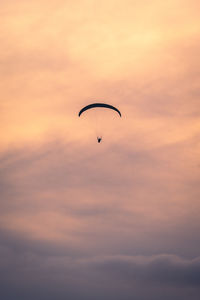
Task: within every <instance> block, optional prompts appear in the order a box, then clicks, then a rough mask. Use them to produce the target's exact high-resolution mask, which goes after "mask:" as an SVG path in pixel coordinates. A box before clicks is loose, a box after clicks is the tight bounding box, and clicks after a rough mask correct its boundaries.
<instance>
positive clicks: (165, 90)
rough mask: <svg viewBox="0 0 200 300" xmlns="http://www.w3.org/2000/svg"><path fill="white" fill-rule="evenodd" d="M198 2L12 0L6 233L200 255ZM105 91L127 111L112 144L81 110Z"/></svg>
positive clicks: (3, 50) (2, 146) (4, 79)
mask: <svg viewBox="0 0 200 300" xmlns="http://www.w3.org/2000/svg"><path fill="white" fill-rule="evenodd" d="M199 11H200V4H199V1H196V0H191V1H186V0H182V1H178V0H173V1H172V0H169V1H165V2H163V1H160V0H159V1H158V0H155V1H152V0H150V1H130V0H129V1H128V0H124V1H113V0H109V1H100V2H98V1H89V0H82V1H64V0H62V1H61V0H58V1H54V0H53V1H50V2H49V1H45V0H40V1H38V0H36V1H33V0H29V1H25V0H20V1H16V0H12V1H11V0H7V1H1V3H0V44H1V47H0V65H1V68H0V86H1V101H0V111H1V140H0V155H1V158H0V159H1V166H2V175H1V182H2V183H1V184H2V195H3V196H2V200H1V202H0V206H1V209H0V211H1V213H0V227H1V231H2V234H3V237H2V243H3V245H4V241H5V240H6V241H7V240H8V239H12V238H13V239H14V240H15V241H16V240H18V239H19V240H20V241H23V242H21V243H22V244H20V245H21V246H20V247H22V249H21V248H20V249H21V252H23V251H24V250H23V247H24V245H27V243H30V244H31V245H33V246H30V247H33V248H34V249H35V248H37V247H44V248H45V247H46V246H45V245H48V247H49V245H50V247H53V248H52V249H53V250H51V251H52V253H54V251H55V252H56V253H57V252H58V253H60V252H62V251H64V250H63V249H67V250H66V251H68V253H69V254H68V255H69V257H70V259H71V258H72V257H73V255H72V256H70V255H71V253H76V255H77V256H78V257H79V259H80V257H81V258H82V257H85V256H86V257H91V258H92V259H94V257H99V258H98V260H97V262H96V261H95V264H101V261H102V260H103V258H102V257H104V256H109V257H110V256H112V255H123V262H124V256H126V255H128V256H131V257H133V262H134V263H135V257H136V256H138V255H141V256H147V259H150V257H152V255H163V254H165V255H169V256H170V255H172V256H173V255H176V256H177V257H179V258H183V257H184V258H187V259H190V260H193V259H197V257H198V256H199V250H200V244H199V242H198V241H197V234H198V233H199V227H200V222H199V208H200V205H199V198H200V189H199V183H198V182H199V178H200V158H199V157H200V156H199V152H200V142H199V141H200V134H199V132H200V105H199V96H200V92H199V86H200V76H199V70H200V60H199V51H200V40H199V36H200V35H199V34H200V22H199ZM101 101H102V102H108V103H110V104H112V105H115V106H116V107H118V108H119V109H120V110H121V112H122V119H121V120H120V124H118V125H117V126H118V127H117V130H116V129H115V127H114V125H113V124H108V127H109V128H108V132H107V134H108V135H107V138H106V137H105V139H104V140H103V142H102V143H101V144H100V145H99V144H97V143H96V138H95V135H93V128H92V125H91V126H90V124H86V125H83V122H82V121H81V120H80V119H79V118H78V116H77V114H78V111H79V110H80V108H81V107H83V106H84V105H86V104H89V103H91V102H101ZM5 243H6V242H5ZM13 243H14V242H13ZM55 244H56V248H55V249H54V246H55ZM6 245H7V244H6ZM41 245H43V246H41ZM6 247H7V246H6ZM25 248H26V247H25ZM69 249H70V250H69ZM31 251H33V252H34V250H33V249H32V250H31ZM59 251H60V252H59ZM53 255H54V254H53ZM56 255H58V254H56ZM46 257H48V254H46ZM120 257H121V256H120ZM148 257H149V258H148ZM170 257H171V256H170ZM49 259H50V258H49ZM73 259H74V258H73ZM112 259H113V258H112ZM120 259H121V258H120ZM99 261H100V262H99ZM106 261H107V260H106ZM125 261H126V258H125ZM149 261H151V259H150V260H149ZM91 263H92V262H91ZM137 263H138V262H137ZM190 263H191V261H190ZM74 264H75V265H76V264H77V261H76V260H75V262H74ZM138 264H139V265H140V263H138ZM22 265H23V263H22ZM74 272H75V271H74ZM140 280H141V282H142V279H140ZM188 281H189V280H188ZM81 284H83V283H81ZM127 284H128V283H127ZM72 286H73V283H72ZM81 286H82V285H81ZM83 286H84V284H83ZM122 290H123V288H122ZM128 290H129V289H128ZM153 293H154V292H152V298H150V299H155V298H154V296H153V295H154V294H153ZM127 295H128V294H127ZM138 295H140V292H138ZM171 295H174V299H175V294H173V292H172V294H171ZM181 295H182V294H181ZM193 295H195V296H194V297H193V298H191V297H190V299H194V300H196V299H197V298H195V297H196V295H197V294H195V292H194V294H193ZM166 297H167V296H166ZM176 297H178V296H177V295H176ZM181 297H183V295H182V296H181ZM28 298H29V299H30V297H28ZM86 298H87V297H86ZM111 298H112V297H111ZM169 298H170V297H169ZM169 298H166V299H167V300H168V299H169ZM172 298H173V297H172ZM172 298H170V299H172ZM7 299H8V300H10V298H9V297H7V298H6V297H5V300H7ZM45 299H46V298H45ZM47 299H49V298H48V297H47ZM77 299H79V298H78V296H77ZM87 299H89V296H88V298H87ZM96 299H98V298H96ZM96 299H95V298H94V300H96ZM124 299H125V300H126V298H124ZM127 299H129V298H128V296H127ZM140 299H143V298H142V296H141V297H140ZM144 299H145V298H144ZM176 299H179V298H176ZM181 299H189V298H181Z"/></svg>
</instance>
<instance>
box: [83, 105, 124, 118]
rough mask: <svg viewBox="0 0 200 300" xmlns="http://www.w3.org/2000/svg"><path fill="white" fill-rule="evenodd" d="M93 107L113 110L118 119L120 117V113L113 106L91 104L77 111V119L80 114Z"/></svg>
mask: <svg viewBox="0 0 200 300" xmlns="http://www.w3.org/2000/svg"><path fill="white" fill-rule="evenodd" d="M94 107H105V108H108V109H113V110H115V111H116V112H117V113H118V114H119V115H120V117H121V116H122V115H121V112H120V111H119V110H118V109H117V108H116V107H114V106H112V105H110V104H106V103H92V104H89V105H87V106H85V107H83V108H82V109H81V110H80V111H79V114H78V115H79V117H80V116H81V115H82V113H83V112H84V111H86V110H88V109H91V108H94Z"/></svg>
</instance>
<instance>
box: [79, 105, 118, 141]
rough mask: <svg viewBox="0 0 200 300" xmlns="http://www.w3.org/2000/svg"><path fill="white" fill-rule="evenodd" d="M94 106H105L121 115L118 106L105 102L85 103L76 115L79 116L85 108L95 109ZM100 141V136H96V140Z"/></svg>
mask: <svg viewBox="0 0 200 300" xmlns="http://www.w3.org/2000/svg"><path fill="white" fill-rule="evenodd" d="M95 108H106V109H109V110H113V111H115V112H116V113H117V114H118V115H119V116H120V117H121V116H122V115H121V112H120V110H119V109H118V108H116V107H115V106H112V105H110V104H106V103H91V104H89V105H86V106H84V107H83V108H82V109H81V110H80V111H79V114H78V116H79V117H80V116H81V115H82V114H83V113H84V112H86V111H87V110H90V109H95ZM101 141H102V136H99V135H98V136H97V142H98V143H100V142H101Z"/></svg>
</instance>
